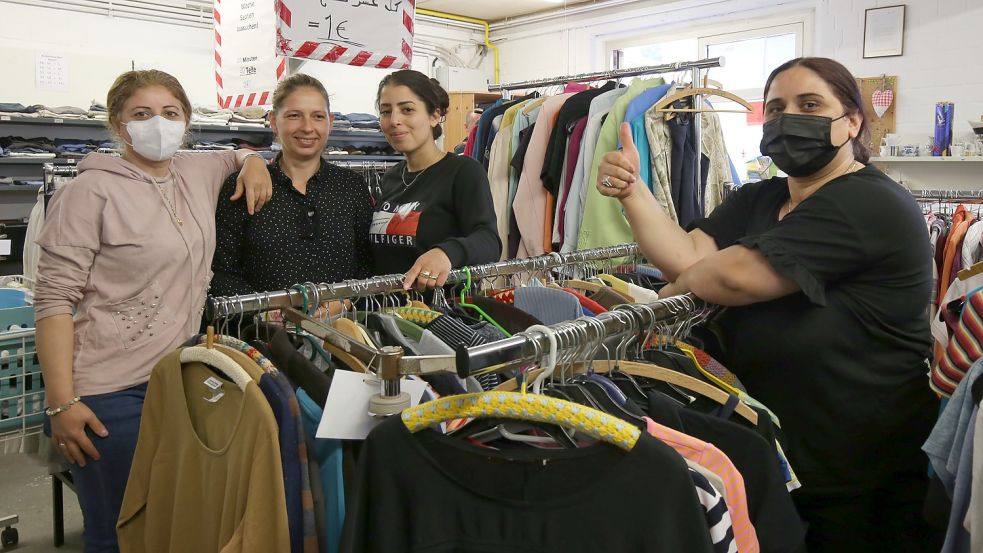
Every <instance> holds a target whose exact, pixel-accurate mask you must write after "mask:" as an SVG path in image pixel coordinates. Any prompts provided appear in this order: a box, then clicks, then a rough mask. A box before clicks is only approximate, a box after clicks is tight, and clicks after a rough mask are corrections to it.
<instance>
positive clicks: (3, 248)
mask: <svg viewBox="0 0 983 553" xmlns="http://www.w3.org/2000/svg"><path fill="white" fill-rule="evenodd" d="M10 242H11V241H10V240H0V255H10Z"/></svg>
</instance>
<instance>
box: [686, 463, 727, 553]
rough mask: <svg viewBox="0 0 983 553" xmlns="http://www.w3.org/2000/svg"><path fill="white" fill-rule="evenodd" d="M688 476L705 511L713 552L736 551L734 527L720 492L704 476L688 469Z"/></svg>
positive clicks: (725, 552)
mask: <svg viewBox="0 0 983 553" xmlns="http://www.w3.org/2000/svg"><path fill="white" fill-rule="evenodd" d="M689 475H690V478H692V479H693V485H694V486H696V496H697V497H698V498H699V499H700V505H702V506H703V511H704V512H705V513H706V518H707V528H709V529H710V541H711V542H713V551H714V553H737V543H736V542H735V541H734V528H733V526H732V525H731V521H730V512H729V511H728V510H727V503H726V502H725V501H724V497H723V496H722V495H720V492H718V491H717V490H716V488H714V487H713V485H711V484H710V481H709V480H707V478H706V476H703V475H702V474H700V473H699V472H697V471H695V470H693V469H692V468H691V469H689Z"/></svg>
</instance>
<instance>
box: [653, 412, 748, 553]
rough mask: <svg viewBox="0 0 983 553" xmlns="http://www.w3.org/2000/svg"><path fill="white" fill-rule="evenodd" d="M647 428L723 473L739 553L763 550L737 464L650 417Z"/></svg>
mask: <svg viewBox="0 0 983 553" xmlns="http://www.w3.org/2000/svg"><path fill="white" fill-rule="evenodd" d="M645 422H646V425H647V426H646V431H647V432H648V433H649V435H651V436H653V437H655V438H658V439H659V440H661V441H662V442H664V443H666V444H668V445H669V446H670V447H672V448H673V449H674V450H675V451H676V453H679V454H680V455H682V456H683V457H684V458H686V459H689V460H691V461H693V462H695V463H699V464H700V465H702V466H704V467H706V468H708V469H710V470H711V471H712V472H713V473H714V474H716V475H718V476H720V478H722V479H723V481H724V486H725V487H726V488H727V509H728V511H730V518H731V523H732V524H733V526H734V541H735V542H736V543H737V550H738V551H739V552H740V553H754V552H756V551H759V550H760V547H759V545H758V536H757V534H756V533H755V531H754V526H753V525H752V524H751V519H750V517H749V516H748V507H747V494H746V491H745V489H744V477H742V476H741V473H740V472H738V471H737V468H736V467H734V463H732V462H731V460H730V459H728V458H727V456H726V455H724V454H723V452H721V451H720V450H719V449H717V448H716V447H714V446H713V445H712V444H708V443H706V442H703V441H701V440H698V439H696V438H694V437H692V436H688V435H686V434H683V433H682V432H677V431H675V430H673V429H671V428H668V427H665V426H662V425H661V424H659V423H657V422H655V421H653V420H652V419H650V418H647V417H646V418H645Z"/></svg>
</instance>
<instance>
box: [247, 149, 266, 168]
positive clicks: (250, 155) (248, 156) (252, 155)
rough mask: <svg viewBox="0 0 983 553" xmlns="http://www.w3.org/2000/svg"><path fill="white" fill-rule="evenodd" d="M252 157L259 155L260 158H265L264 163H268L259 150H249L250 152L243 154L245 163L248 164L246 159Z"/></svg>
mask: <svg viewBox="0 0 983 553" xmlns="http://www.w3.org/2000/svg"><path fill="white" fill-rule="evenodd" d="M251 157H258V158H259V159H261V160H263V163H266V158H264V157H263V156H262V154H260V153H258V152H249V153H248V154H246V155H244V156H242V164H243V165H245V164H246V160H247V159H249V158H251Z"/></svg>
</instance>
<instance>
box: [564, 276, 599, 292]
mask: <svg viewBox="0 0 983 553" xmlns="http://www.w3.org/2000/svg"><path fill="white" fill-rule="evenodd" d="M560 285H562V286H563V287H564V288H572V289H574V290H582V291H584V292H590V293H592V294H593V293H594V292H598V291H600V290H601V288H604V286H602V285H600V284H597V283H596V282H587V281H584V280H577V279H572V280H563V281H560Z"/></svg>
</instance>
